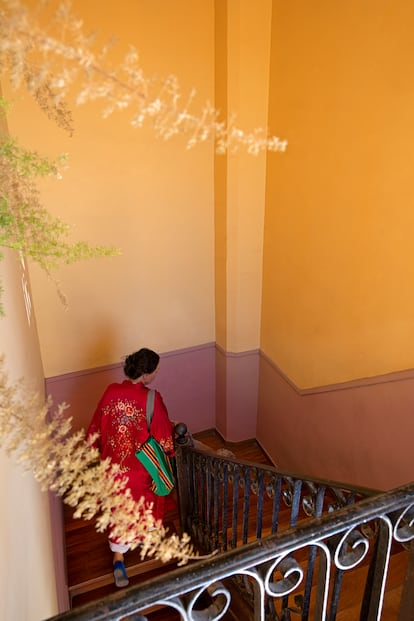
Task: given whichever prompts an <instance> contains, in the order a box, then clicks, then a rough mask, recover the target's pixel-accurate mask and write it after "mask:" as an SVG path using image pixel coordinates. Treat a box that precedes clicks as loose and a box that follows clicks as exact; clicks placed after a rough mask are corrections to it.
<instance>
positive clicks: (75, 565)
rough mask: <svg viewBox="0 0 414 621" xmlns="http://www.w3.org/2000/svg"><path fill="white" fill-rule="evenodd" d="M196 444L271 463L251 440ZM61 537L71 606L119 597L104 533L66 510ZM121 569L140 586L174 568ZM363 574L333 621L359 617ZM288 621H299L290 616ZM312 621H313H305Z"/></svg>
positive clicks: (130, 564) (395, 566)
mask: <svg viewBox="0 0 414 621" xmlns="http://www.w3.org/2000/svg"><path fill="white" fill-rule="evenodd" d="M195 439H196V440H197V441H198V442H201V443H203V444H205V445H207V446H209V447H210V448H212V449H213V450H219V449H227V450H230V451H232V452H233V453H234V455H235V456H236V457H238V458H239V459H243V460H247V461H251V462H256V463H264V464H270V461H269V460H268V458H267V456H266V455H265V453H264V452H263V451H262V450H261V448H260V446H259V445H258V444H257V443H256V442H255V441H247V442H241V443H238V444H230V443H225V442H224V441H223V440H222V438H221V437H220V436H219V435H218V434H217V433H216V432H203V433H202V434H196V435H195ZM64 516H65V536H66V554H67V573H68V584H69V592H70V597H71V605H72V607H77V606H79V605H81V604H85V603H88V602H91V601H95V600H98V599H101V598H102V597H104V596H106V595H108V594H111V593H115V592H119V589H117V588H116V587H115V586H114V584H113V575H112V553H111V552H110V550H109V547H108V542H107V538H106V535H105V534H99V533H97V532H96V530H95V528H94V523H93V522H92V521H88V522H84V521H82V520H74V519H73V518H72V510H71V509H70V508H65V510H64ZM166 526H167V527H168V528H169V530H170V532H174V531H177V530H178V529H179V521H178V513H177V510H176V507H174V506H171V507H170V511H169V512H168V513H167V515H166ZM398 552H401V554H400V553H398V554H395V555H393V556H392V559H391V569H390V572H389V577H388V586H387V592H386V594H385V598H384V611H383V615H382V617H381V619H382V621H395V620H396V619H397V618H398V612H397V609H398V603H399V600H400V595H401V586H400V585H401V584H402V578H403V575H404V573H405V565H406V554H405V553H404V551H400V550H398ZM125 564H126V566H127V570H128V575H129V578H130V585H136V584H139V583H140V582H141V581H142V580H143V579H145V580H147V579H149V578H151V577H152V576H155V575H159V574H160V573H163V572H166V571H169V570H170V569H171V568H174V567H175V564H171V565H163V564H162V563H160V562H159V561H153V560H151V561H144V562H142V561H141V560H140V558H139V551H132V552H129V553H128V554H126V556H125ZM364 571H366V570H365V569H364V568H361V570H360V573H358V572H355V571H353V572H352V573H351V572H349V576H346V581H347V585H346V587H347V588H346V589H344V590H343V593H342V594H341V598H342V606H341V608H343V609H344V610H342V612H340V613H339V614H338V616H337V621H355V620H356V619H358V618H359V616H358V611H357V609H356V608H357V605H356V603H355V602H357V601H360V600H359V598H357V597H356V593H357V592H358V590H360V588H361V584H363V583H364V580H363V577H364V576H363V573H364ZM344 600H345V601H344ZM148 618H149V620H150V621H179V619H180V616H179V615H178V613H177V612H175V611H174V610H171V611H167V610H166V609H165V608H163V609H162V610H159V611H155V612H153V613H151V614H150V615H149V616H148ZM293 618H299V617H297V616H296V615H294V617H293ZM310 618H312V617H310ZM223 619H224V621H234V619H240V621H242V620H243V612H240V613H236V616H234V615H232V614H230V613H227V614H226V616H225V617H223Z"/></svg>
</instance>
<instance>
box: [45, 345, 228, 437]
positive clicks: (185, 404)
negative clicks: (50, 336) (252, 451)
mask: <svg viewBox="0 0 414 621" xmlns="http://www.w3.org/2000/svg"><path fill="white" fill-rule="evenodd" d="M214 365H215V344H214V343H211V344H206V345H201V346H199V347H193V348H188V349H181V350H177V351H174V352H166V353H163V354H161V365H160V371H159V373H158V375H157V377H156V380H155V381H154V383H153V387H154V388H156V389H157V390H159V391H160V392H161V394H162V396H163V399H164V401H165V404H166V406H167V408H168V411H169V415H170V418H171V419H172V420H175V421H183V422H185V423H186V424H187V426H188V428H189V430H190V431H191V432H193V433H196V432H197V431H203V430H205V429H211V428H214V427H215V399H216V395H215V371H214ZM123 379H124V374H123V370H122V364H121V363H119V364H114V365H109V366H105V367H99V368H96V369H88V370H85V371H78V372H75V373H67V374H65V375H59V376H56V377H49V378H47V379H46V393H47V394H48V395H51V397H52V399H53V402H54V403H55V404H58V403H61V402H63V401H64V402H66V403H69V404H70V408H69V410H68V414H69V415H71V416H72V417H73V429H74V430H77V429H80V428H82V427H87V425H88V424H89V420H90V418H91V416H92V414H93V412H94V410H95V408H96V405H97V402H98V401H99V399H100V397H101V395H102V393H103V391H104V390H105V388H106V387H107V386H108V384H110V383H111V382H120V381H122V380H123Z"/></svg>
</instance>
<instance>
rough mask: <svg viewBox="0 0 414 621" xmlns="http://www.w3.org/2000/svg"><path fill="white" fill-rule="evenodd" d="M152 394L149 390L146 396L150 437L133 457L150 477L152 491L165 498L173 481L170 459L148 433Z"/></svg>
mask: <svg viewBox="0 0 414 621" xmlns="http://www.w3.org/2000/svg"><path fill="white" fill-rule="evenodd" d="M154 394H155V391H154V390H150V391H148V395H147V427H148V433H149V434H150V435H149V437H148V439H147V440H145V442H144V443H143V444H141V448H140V449H139V450H138V451H137V452H136V453H135V457H137V459H139V461H140V462H141V463H142V465H143V466H144V468H145V469H146V470H147V471H148V472H149V474H150V475H151V477H152V491H153V492H154V493H155V494H157V495H158V496H167V495H168V494H169V493H170V492H171V491H172V490H173V488H174V485H175V479H174V472H173V469H172V464H171V460H170V458H169V457H168V455H166V454H165V453H164V450H163V448H162V446H161V445H160V444H159V442H157V440H156V439H155V438H154V437H153V436H152V435H151V432H150V426H151V420H152V414H153V412H154Z"/></svg>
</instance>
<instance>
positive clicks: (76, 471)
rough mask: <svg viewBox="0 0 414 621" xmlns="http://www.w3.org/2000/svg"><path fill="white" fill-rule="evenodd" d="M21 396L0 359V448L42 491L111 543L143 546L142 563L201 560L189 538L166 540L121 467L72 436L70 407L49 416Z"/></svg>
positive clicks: (44, 405)
mask: <svg viewBox="0 0 414 621" xmlns="http://www.w3.org/2000/svg"><path fill="white" fill-rule="evenodd" d="M19 394H20V387H19V385H18V384H15V385H12V384H10V383H9V382H8V378H7V374H6V372H5V370H4V359H3V358H0V447H1V448H2V449H3V450H4V451H5V453H6V454H7V455H9V456H13V457H14V458H15V459H16V460H17V461H18V462H19V463H20V464H22V467H23V468H24V470H30V471H32V472H33V474H34V477H35V479H36V480H37V481H38V482H39V483H40V486H41V489H42V490H43V491H46V490H47V489H49V490H51V491H53V492H55V493H56V494H57V495H59V496H61V497H62V499H63V502H65V503H66V504H68V505H69V506H71V507H74V508H75V513H74V517H75V518H82V519H85V520H90V519H92V518H96V520H95V527H96V529H97V531H99V532H103V531H106V530H108V534H109V535H110V536H111V538H116V539H117V540H119V542H120V543H128V544H129V545H130V546H131V549H134V548H136V547H137V546H138V545H139V546H140V554H141V558H145V557H147V556H153V557H155V558H157V559H159V560H161V561H162V562H166V561H169V560H177V562H178V565H183V564H185V563H187V562H188V561H189V560H190V559H193V558H198V556H197V555H196V554H195V552H194V550H193V547H192V545H191V543H190V537H189V536H188V535H187V534H184V535H183V536H182V537H181V538H180V537H178V536H177V535H175V534H173V535H168V534H167V531H166V529H165V528H164V527H163V526H162V523H161V522H156V521H155V519H154V517H153V514H152V512H151V505H150V504H148V503H145V501H144V499H143V498H141V499H140V500H139V502H136V501H135V500H134V499H133V498H132V496H131V493H130V490H129V489H128V488H127V487H126V485H127V480H126V478H125V477H123V476H122V475H121V473H120V472H119V467H118V465H117V464H113V463H110V461H109V460H103V461H101V460H100V458H99V452H98V450H97V449H95V448H93V447H92V439H91V441H86V440H85V432H84V431H83V430H81V431H78V432H75V433H71V419H70V418H67V417H66V416H65V414H64V412H65V410H66V408H67V405H65V404H61V405H60V406H59V407H58V408H57V411H56V412H55V413H54V414H53V416H52V417H51V416H50V406H51V403H50V401H47V402H44V401H42V400H41V399H40V398H39V397H38V396H37V395H36V394H34V393H33V394H27V392H26V391H25V393H24V399H22V398H20V396H19Z"/></svg>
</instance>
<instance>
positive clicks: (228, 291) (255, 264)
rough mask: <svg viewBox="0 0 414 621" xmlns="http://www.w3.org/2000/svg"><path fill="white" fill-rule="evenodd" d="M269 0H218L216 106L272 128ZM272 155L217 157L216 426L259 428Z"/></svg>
mask: <svg viewBox="0 0 414 621" xmlns="http://www.w3.org/2000/svg"><path fill="white" fill-rule="evenodd" d="M271 6H272V4H271V1H270V0H261V1H260V2H257V3H254V5H253V3H251V2H249V1H248V0H228V1H227V2H222V1H221V0H220V2H216V107H217V108H218V109H219V110H220V111H221V113H222V115H223V116H225V117H226V118H227V122H228V123H229V124H231V123H232V119H233V115H235V114H237V117H236V119H235V121H234V123H235V124H236V125H237V126H238V127H242V128H243V129H244V130H246V131H248V130H253V129H255V128H257V127H263V128H266V127H267V102H268V86H269V58H270V24H271ZM265 176H266V154H265V153H261V154H259V155H257V156H253V155H251V154H248V153H247V152H246V150H243V148H241V149H240V150H238V151H237V153H232V152H231V151H230V152H227V153H226V154H225V155H217V156H216V162H215V199H216V200H215V202H216V207H215V216H216V220H215V234H216V317H217V318H216V342H217V345H218V349H217V401H218V402H217V428H218V429H219V431H220V432H221V433H222V435H223V436H224V437H225V438H226V439H227V440H229V441H239V440H242V439H245V438H248V437H254V436H255V431H256V411H257V387H258V348H259V344H260V315H261V288H262V253H263V223H264V205H265Z"/></svg>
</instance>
